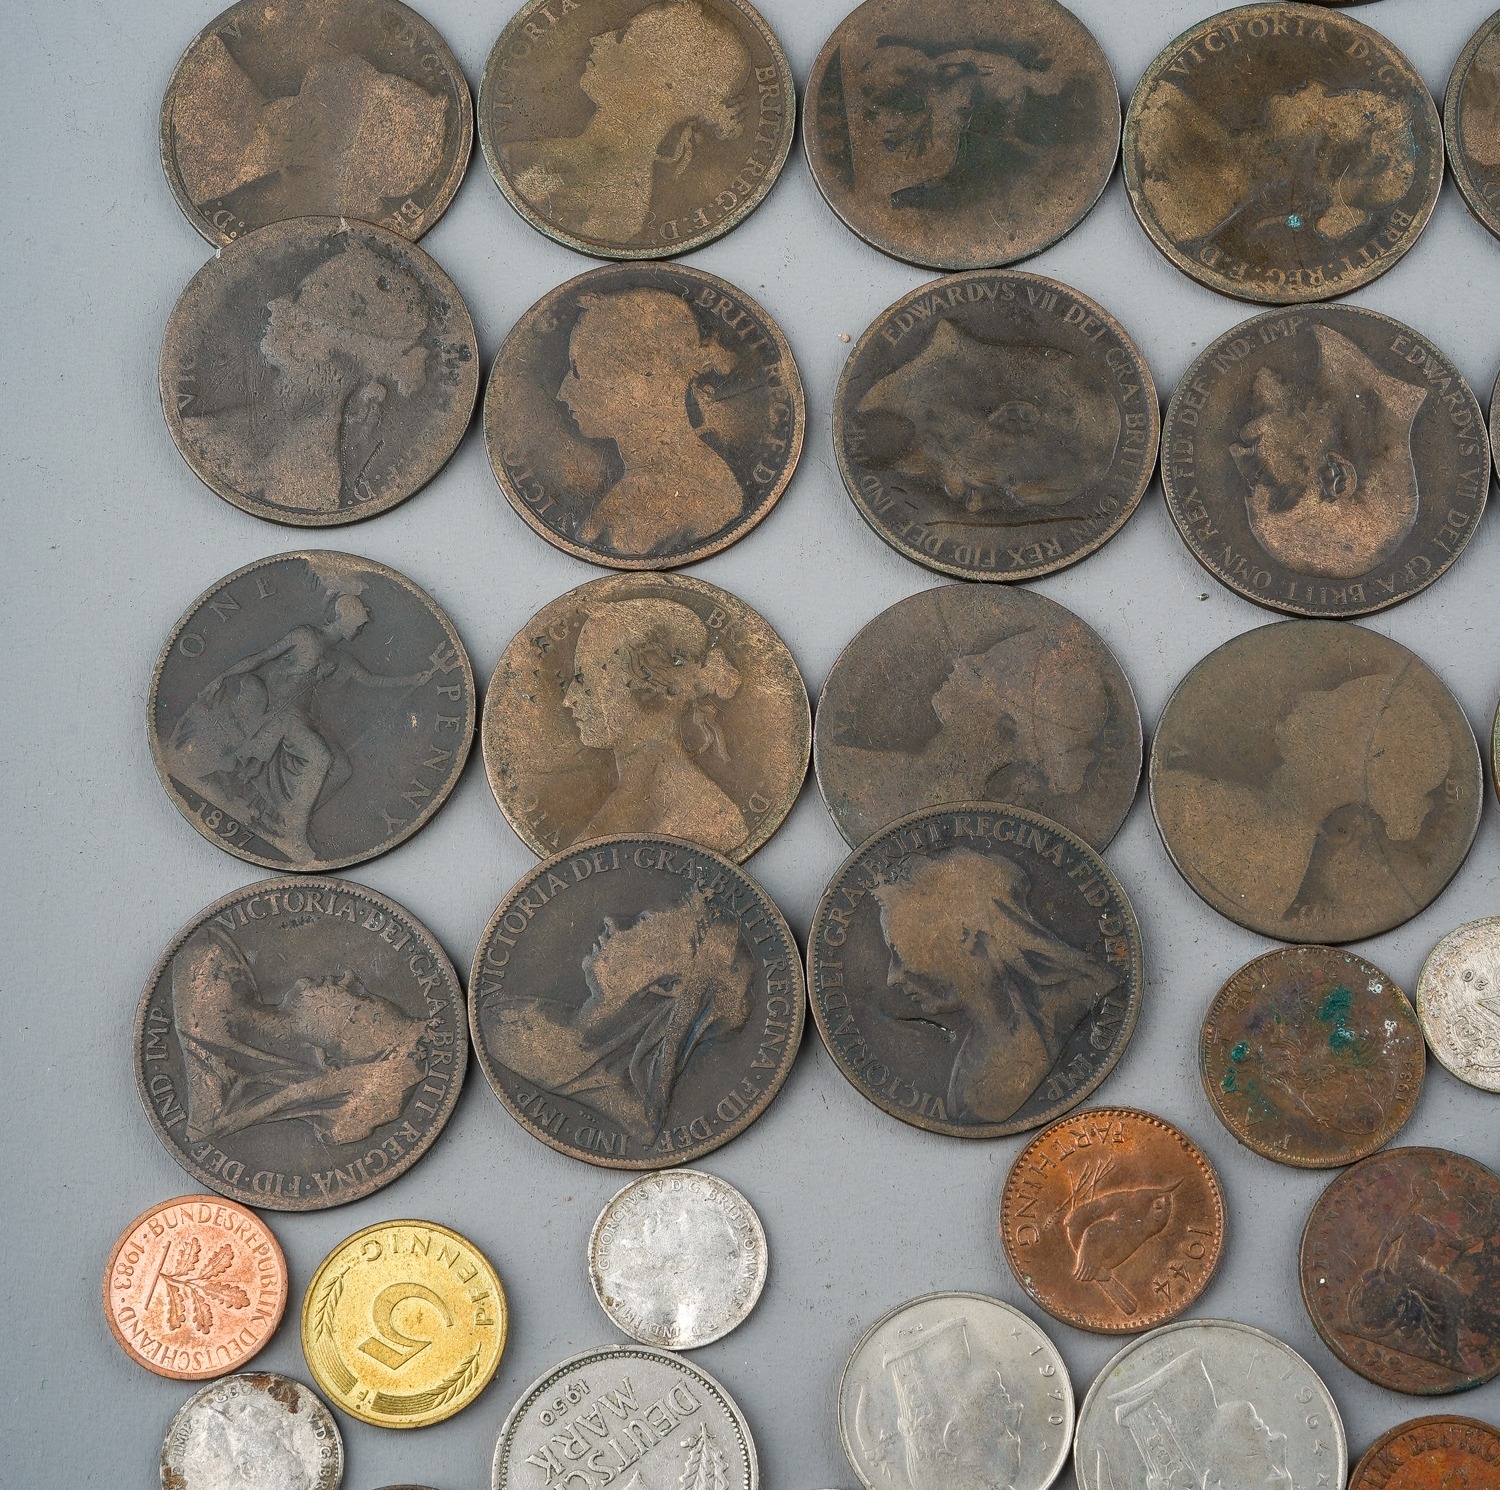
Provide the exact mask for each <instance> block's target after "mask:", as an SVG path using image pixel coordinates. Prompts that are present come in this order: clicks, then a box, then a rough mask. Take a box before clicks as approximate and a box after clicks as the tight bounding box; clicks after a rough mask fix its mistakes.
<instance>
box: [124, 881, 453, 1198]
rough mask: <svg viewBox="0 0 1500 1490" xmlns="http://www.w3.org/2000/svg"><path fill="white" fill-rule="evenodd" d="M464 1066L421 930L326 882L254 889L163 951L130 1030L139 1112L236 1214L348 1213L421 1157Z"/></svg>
mask: <svg viewBox="0 0 1500 1490" xmlns="http://www.w3.org/2000/svg"><path fill="white" fill-rule="evenodd" d="M468 1055H469V1046H468V1040H467V1039H466V1037H465V1031H464V1008H463V990H462V989H461V988H460V986H459V982H458V977H457V975H456V974H455V973H454V971H453V967H452V965H451V964H450V963H449V961H448V959H447V958H446V957H445V956H444V955H443V950H442V948H441V947H439V946H438V944H437V941H436V940H435V939H434V938H433V935H432V933H431V932H430V931H428V930H427V928H426V927H425V926H423V925H422V924H421V922H419V921H417V920H416V919H415V918H414V917H412V915H411V914H410V913H409V912H407V911H406V910H404V909H403V908H402V907H401V906H399V905H397V904H396V903H395V902H394V901H391V900H387V899H386V898H385V897H384V896H383V895H377V894H376V893H375V892H374V891H373V890H369V889H366V888H365V887H364V886H363V885H356V884H353V883H351V882H350V881H348V880H340V879H298V878H287V879H269V880H261V881H260V882H259V883H257V884H253V885H249V886H247V887H246V888H245V889H243V890H236V891H235V892H234V893H233V894H232V895H226V896H225V897H224V898H223V899H222V900H217V901H215V902H214V903H213V904H212V905H211V906H209V907H208V908H207V909H205V910H203V911H200V912H199V913H198V915H196V916H195V917H194V918H193V919H192V920H191V921H190V922H189V923H188V924H187V925H186V926H185V927H183V929H182V930H181V931H179V932H178V933H177V935H176V936H175V937H173V938H172V941H171V943H170V944H169V945H168V947H167V950H166V951H165V952H164V953H162V956H161V960H160V961H159V962H158V963H157V965H156V967H155V969H154V970H153V971H152V974H151V977H150V979H149V980H148V981H147V983H146V989H145V992H144V993H142V995H141V1002H140V1007H139V1008H138V1009H137V1011H136V1017H135V1038H134V1048H133V1058H132V1059H133V1064H134V1066H135V1074H136V1085H137V1087H138V1088H139V1090H140V1095H141V1102H142V1104H143V1105H144V1106H145V1109H146V1116H147V1117H148V1118H150V1120H151V1126H152V1128H154V1129H155V1131H156V1136H157V1137H158V1138H159V1139H160V1140H161V1141H162V1144H163V1146H164V1147H165V1148H166V1150H167V1152H168V1153H169V1154H171V1155H172V1157H173V1158H174V1159H176V1160H177V1162H178V1163H179V1164H181V1165H182V1167H183V1168H184V1169H186V1170H187V1171H188V1173H189V1174H191V1175H193V1176H194V1177H195V1178H197V1179H198V1180H199V1181H201V1182H202V1183H203V1184H205V1185H207V1186H208V1187H209V1188H210V1189H211V1190H217V1191H218V1192H219V1194H220V1195H227V1196H229V1198H230V1199H231V1200H237V1201H239V1202H240V1203H241V1204H243V1205H253V1206H257V1207H260V1208H262V1209H270V1210H275V1211H314V1210H322V1209H324V1208H325V1207H327V1206H332V1205H343V1204H344V1203H345V1202H346V1201H350V1200H362V1199H363V1198H364V1197H365V1196H367V1195H371V1194H373V1193H374V1192H375V1191H376V1190H378V1189H380V1188H381V1186H383V1185H388V1184H389V1183H390V1182H391V1181H392V1180H394V1179H396V1178H398V1177H399V1176H400V1175H403V1174H405V1173H406V1171H407V1170H408V1169H410V1168H411V1166H412V1165H413V1164H415V1163H416V1162H417V1160H418V1159H420V1158H421V1157H422V1155H423V1154H425V1153H426V1152H427V1150H428V1149H429V1148H430V1147H431V1146H432V1143H433V1141H434V1140H435V1139H436V1138H437V1136H438V1134H439V1133H440V1132H441V1131H442V1129H443V1124H444V1123H446V1122H447V1121H448V1118H449V1116H450V1115H451V1113H452V1111H453V1104H454V1103H455V1102H456V1101H457V1100H458V1089H459V1087H460V1086H461V1085H462V1083H463V1077H464V1067H465V1065H466V1064H467V1061H468Z"/></svg>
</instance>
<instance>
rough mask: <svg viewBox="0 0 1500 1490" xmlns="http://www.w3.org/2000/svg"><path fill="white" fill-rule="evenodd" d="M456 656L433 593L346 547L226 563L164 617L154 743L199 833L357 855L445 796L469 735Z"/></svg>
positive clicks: (341, 861) (269, 854)
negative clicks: (227, 567) (230, 569)
mask: <svg viewBox="0 0 1500 1490" xmlns="http://www.w3.org/2000/svg"><path fill="white" fill-rule="evenodd" d="M477 704H478V699H477V697H476V694H475V691H474V675H473V673H472V671H471V670H470V668H469V657H468V653H467V652H465V651H464V644H463V643H462V642H461V641H460V640H459V638H458V633H457V632H456V631H455V630H454V629H453V626H452V623H451V622H450V621H449V620H448V618H447V616H445V615H444V614H443V612H442V610H441V609H440V608H439V607H438V605H437V602H436V601H434V600H433V599H432V597H431V596H430V595H428V594H427V593H426V591H424V590H420V589H418V588H417V586H416V585H414V584H413V583H412V582H411V581H410V580H409V579H407V578H406V577H405V576H404V575H401V574H397V573H396V571H395V570H394V569H387V568H386V567H385V565H384V564H377V563H375V562H374V560H372V559H361V558H357V557H356V556H355V555H353V554H341V553H331V552H328V551H317V550H314V551H309V552H302V553H290V554H278V555H277V556H276V557H275V558H271V559H261V560H259V561H258V562H257V563H254V564H249V565H247V566H246V567H245V568H244V569H238V570H236V571H235V572H234V573H233V574H231V575H229V576H228V577H227V578H225V579H222V580H220V581H219V582H218V583H217V584H216V585H214V586H213V588H212V589H210V590H207V591H205V592H204V594H202V595H200V596H199V597H198V599H197V600H195V601H194V602H193V604H192V606H191V607H190V608H189V610H188V611H187V614H186V615H184V616H183V618H182V619H181V620H180V621H179V622H178V623H177V625H176V626H175V627H174V628H173V630H172V634H171V636H170V637H169V638H168V639H167V644H166V646H165V647H163V648H162V652H161V655H160V657H158V658H157V662H156V671H155V674H154V675H153V677H152V680H151V699H150V704H149V710H148V714H147V729H148V733H149V735H150V740H151V754H152V756H153V758H154V759H155V761H156V769H157V773H158V774H159V775H160V777H161V781H162V785H163V786H164V787H165V788H166V790H167V795H168V796H169V797H171V799H172V803H173V805H174V806H175V807H176V808H177V810H178V811H179V812H181V813H182V815H183V816H184V817H185V818H187V820H188V821H189V822H190V823H192V825H193V826H194V827H195V828H196V829H197V830H198V831H199V832H200V833H201V834H202V835H203V836H204V837H205V838H207V839H208V840H209V842H211V843H216V844H218V846H219V847H220V848H222V849H227V850H228V851H229V852H230V853H231V854H234V855H236V856H237V857H239V858H241V859H246V860H248V861H249V862H250V863H252V864H263V865H265V866H266V867H267V868H269V869H297V870H327V869H339V868H342V867H343V866H344V865H347V864H357V863H359V862H360V861H361V860H362V859H369V858H373V857H374V856H375V855H376V854H383V853H385V851H386V850H387V849H391V848H394V847H395V846H396V845H397V844H398V843H401V842H403V841H404V840H405V839H407V838H409V837H411V835H412V834H413V833H415V832H416V831H417V829H418V828H420V827H421V826H422V825H423V824H424V823H426V822H427V820H428V819H429V818H431V817H432V815H433V814H434V813H435V812H436V811H437V810H438V808H439V807H441V806H442V805H443V803H444V801H446V800H447V797H448V794H449V793H450V792H451V791H452V790H453V788H454V786H455V785H456V784H457V782H458V778H459V775H460V773H461V772H462V770H463V765H464V761H465V759H466V758H467V757H468V753H469V745H470V742H471V741H472V739H473V735H474V715H475V712H476V707H477Z"/></svg>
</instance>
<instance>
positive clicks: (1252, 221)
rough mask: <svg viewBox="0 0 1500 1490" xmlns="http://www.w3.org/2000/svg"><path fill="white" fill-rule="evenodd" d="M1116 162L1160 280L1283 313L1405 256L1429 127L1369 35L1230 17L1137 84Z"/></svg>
mask: <svg viewBox="0 0 1500 1490" xmlns="http://www.w3.org/2000/svg"><path fill="white" fill-rule="evenodd" d="M1122 154H1123V159H1124V167H1125V187H1126V190H1127V192H1128V193H1129V195H1130V205H1131V206H1132V207H1133V208H1134V209H1135V214H1136V216H1137V217H1138V218H1139V219H1140V222H1141V226H1142V227H1143V228H1145V230H1146V232H1147V233H1148V234H1149V235H1150V238H1151V241H1152V242H1153V243H1155V245H1156V246H1157V248H1159V249H1160V250H1161V252H1162V253H1163V254H1164V255H1165V256H1166V257H1167V258H1168V259H1169V260H1170V261H1171V262H1172V263H1173V264H1175V265H1176V266H1177V267H1178V268H1179V269H1181V270H1182V272H1183V273H1184V274H1188V275H1191V276H1192V277H1193V278H1194V279H1196V280H1198V281H1199V282H1200V283H1201V284H1205V285H1207V286H1208V287H1209V289H1211V290H1217V291H1219V293H1220V294H1222V295H1237V296H1239V297H1240V298H1241V299H1242V300H1258V301H1263V302H1265V303H1267V304H1272V305H1287V304H1294V303H1297V302H1300V301H1307V300H1327V299H1329V298H1331V297H1332V296H1334V295H1344V294H1347V293H1348V292H1349V291H1350V290H1354V289H1358V288H1359V286H1361V285H1364V284H1368V283H1369V282H1370V281H1371V280H1372V279H1375V278H1376V277H1377V276H1379V275H1381V274H1383V273H1384V272H1385V271H1386V270H1387V269H1389V268H1390V267H1391V265H1392V264H1394V263H1395V262H1396V260H1397V259H1399V258H1400V257H1401V256H1402V254H1404V253H1405V252H1406V251H1407V250H1408V249H1409V248H1410V247H1411V246H1412V244H1414V243H1415V242H1416V241H1417V238H1418V237H1419V236H1420V234H1421V232H1422V229H1423V228H1425V227H1426V226H1427V219H1428V218H1429V217H1431V215H1432V209H1433V207H1434V205H1435V204H1436V202H1437V196H1438V188H1439V186H1440V185H1441V184H1442V179H1443V122H1442V120H1441V119H1440V118H1439V117H1438V112H1437V107H1436V105H1435V104H1434V103H1433V101H1432V95H1431V94H1430V93H1428V91H1427V85H1426V84H1425V83H1424V82H1423V81H1422V78H1421V75H1420V74H1419V73H1418V72H1417V70H1416V69H1415V68H1414V67H1413V66H1412V65H1411V63H1410V62H1409V61H1407V59H1406V58H1405V56H1403V55H1402V53H1401V52H1399V51H1398V50H1397V49H1396V48H1395V47H1394V46H1393V45H1392V44H1391V43H1390V42H1389V41H1388V40H1386V38H1385V37H1384V36H1382V35H1381V34H1380V33H1379V32H1378V31H1375V30H1372V29H1371V28H1370V27H1369V26H1366V25H1365V24H1363V23H1362V22H1360V21H1356V20H1354V19H1353V17H1351V16H1345V15H1341V14H1339V13H1338V12H1336V11H1330V10H1328V9H1327V8H1325V7H1323V6H1313V5H1297V4H1281V3H1276V4H1269V5H1267V4H1257V5H1242V6H1239V7H1238V8H1236V9H1234V10H1226V11H1224V12H1222V13H1221V14H1219V15H1215V16H1210V17H1209V18H1208V19H1207V20H1205V21H1201V22H1199V23H1198V25H1196V26H1193V27H1192V28H1191V29H1189V30H1187V31H1184V32H1183V33H1182V35H1181V36H1179V37H1178V38H1177V39H1176V40H1175V41H1173V42H1172V43H1170V45H1168V46H1167V47H1165V48H1164V49H1163V50H1162V52H1161V53H1160V55H1159V56H1158V57H1157V58H1156V60H1155V61H1154V62H1152V64H1151V66H1150V67H1148V68H1147V69H1146V72H1145V75H1144V76H1143V77H1142V78H1141V81H1140V83H1139V84H1137V86H1136V90H1135V96H1134V97H1133V98H1132V99H1131V101H1130V107H1129V109H1128V110H1127V111H1126V114H1125V143H1124V148H1123V152H1122Z"/></svg>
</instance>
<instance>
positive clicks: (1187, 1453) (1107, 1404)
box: [1073, 1319, 1349, 1490]
mask: <svg viewBox="0 0 1500 1490" xmlns="http://www.w3.org/2000/svg"><path fill="white" fill-rule="evenodd" d="M1348 1464H1349V1458H1348V1445H1347V1443H1346V1441H1345V1439H1344V1424H1343V1421H1342V1419H1340V1417H1339V1410H1338V1407H1337V1406H1336V1405H1335V1403H1334V1400H1333V1397H1332V1396H1331V1395H1330V1393H1329V1391H1328V1388H1327V1387H1326V1386H1324V1385H1323V1381H1322V1378H1321V1377H1319V1375H1318V1373H1317V1372H1316V1371H1314V1370H1313V1368H1312V1367H1311V1366H1309V1365H1308V1364H1307V1362H1306V1361H1304V1360H1303V1359H1302V1357H1301V1356H1300V1355H1298V1354H1297V1352H1296V1351H1295V1350H1293V1349H1292V1348H1291V1346H1290V1345H1283V1344H1282V1342H1281V1341H1280V1340H1278V1339H1276V1337H1275V1336H1274V1335H1267V1334H1265V1333H1264V1332H1263V1331H1261V1330H1257V1329H1254V1328H1252V1327H1251V1326H1250V1325H1248V1324H1238V1323H1236V1322H1235V1321H1234V1320H1232V1319H1185V1320H1181V1321H1179V1322H1178V1323H1177V1324H1168V1325H1163V1326H1162V1327H1161V1328H1160V1329H1159V1330H1152V1331H1151V1332H1150V1333H1149V1334H1145V1335H1142V1336H1141V1337H1140V1338H1139V1339H1138V1340H1133V1341H1131V1343H1130V1344H1129V1345H1127V1346H1126V1347H1125V1348H1124V1350H1122V1351H1120V1352H1119V1354H1117V1355H1116V1356H1115V1357H1114V1358H1113V1359H1112V1360H1111V1361H1110V1362H1109V1364H1108V1365H1106V1366H1105V1368H1104V1369H1103V1370H1102V1371H1101V1372H1100V1373H1099V1375H1098V1377H1097V1378H1096V1379H1095V1381H1094V1384H1093V1386H1091V1387H1090V1388H1089V1389H1088V1393H1087V1395H1086V1396H1085V1397H1084V1399H1083V1406H1082V1407H1081V1408H1080V1409H1079V1411H1078V1440H1077V1443H1076V1445H1075V1446H1074V1451H1073V1467H1074V1470H1075V1471H1076V1473H1077V1476H1078V1486H1079V1490H1137V1487H1139V1490H1146V1487H1147V1486H1157V1485H1176V1484H1186V1483H1188V1482H1189V1481H1191V1482H1192V1483H1193V1484H1194V1485H1213V1484H1223V1485H1242V1484H1243V1485H1252V1484H1253V1485H1270V1486H1276V1485H1282V1486H1286V1487H1287V1490H1290V1487H1292V1486H1294V1485H1307V1486H1313V1485H1323V1486H1331V1487H1334V1490H1337V1487H1338V1486H1341V1485H1342V1484H1343V1483H1344V1475H1345V1472H1346V1470H1347V1469H1348Z"/></svg>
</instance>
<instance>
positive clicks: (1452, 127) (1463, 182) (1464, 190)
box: [1443, 11, 1500, 1421]
mask: <svg viewBox="0 0 1500 1490" xmlns="http://www.w3.org/2000/svg"><path fill="white" fill-rule="evenodd" d="M1497 31H1500V11H1496V12H1495V14H1494V15H1492V16H1487V17H1486V18H1485V19H1484V20H1482V21H1481V22H1480V23H1479V29H1478V30H1477V31H1475V33H1474V34H1473V35H1472V36H1471V37H1470V38H1469V39H1468V41H1467V42H1465V43H1464V49H1463V51H1461V52H1460V53H1459V54H1458V61H1456V62H1455V63H1454V64H1453V71H1452V72H1451V73H1449V74H1448V86H1447V87H1446V88H1445V89H1444V90H1443V147H1444V150H1445V151H1446V153H1447V156H1448V168H1449V170H1450V171H1451V172H1452V173H1453V183H1454V185H1455V186H1457V187H1458V190H1459V195H1460V196H1462V197H1463V199H1464V206H1466V207H1467V208H1468V209H1469V215H1470V216H1471V217H1472V218H1473V219H1474V221H1475V222H1477V223H1478V224H1479V226H1480V227H1482V228H1484V229H1486V230H1487V231H1488V232H1489V233H1490V234H1492V235H1493V236H1494V237H1496V238H1500V212H1496V211H1495V209H1494V208H1492V207H1489V206H1488V205H1487V204H1486V203H1485V200H1484V198H1483V197H1482V196H1481V195H1480V193H1479V190H1478V188H1477V187H1476V185H1475V182H1474V176H1473V173H1472V172H1471V171H1470V170H1469V162H1468V158H1467V156H1466V155H1465V154H1464V149H1463V142H1462V141H1461V140H1460V138H1459V133H1458V109H1459V104H1460V102H1461V101H1462V98H1463V91H1464V84H1465V83H1467V82H1468V81H1469V71H1470V69H1471V68H1472V67H1473V65H1474V58H1475V57H1477V56H1478V55H1479V49H1480V47H1482V46H1483V45H1484V44H1485V42H1487V41H1488V40H1489V39H1490V37H1491V36H1493V35H1494V34H1495V33H1496V32H1497ZM1465 1421H1467V1420H1465Z"/></svg>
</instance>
